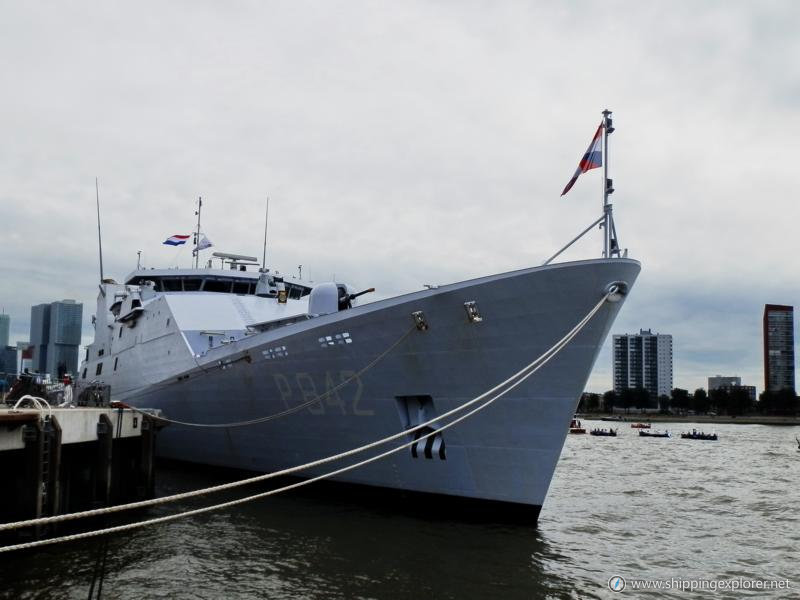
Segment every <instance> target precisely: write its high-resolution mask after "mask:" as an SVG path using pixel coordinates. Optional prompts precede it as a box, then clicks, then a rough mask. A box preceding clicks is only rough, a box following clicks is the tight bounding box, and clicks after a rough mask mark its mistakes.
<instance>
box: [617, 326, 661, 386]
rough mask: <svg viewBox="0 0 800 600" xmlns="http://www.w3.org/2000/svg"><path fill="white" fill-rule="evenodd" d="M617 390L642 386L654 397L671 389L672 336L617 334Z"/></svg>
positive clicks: (644, 333)
mask: <svg viewBox="0 0 800 600" xmlns="http://www.w3.org/2000/svg"><path fill="white" fill-rule="evenodd" d="M613 360H614V391H615V392H617V393H620V392H621V391H622V390H624V389H625V388H636V387H643V388H645V389H646V390H647V391H648V392H650V395H651V396H653V397H654V398H655V397H657V396H669V394H670V392H671V391H672V336H671V335H668V334H661V333H652V332H651V331H650V330H649V329H647V330H644V329H641V330H639V333H632V334H627V333H626V334H624V335H615V336H614V353H613Z"/></svg>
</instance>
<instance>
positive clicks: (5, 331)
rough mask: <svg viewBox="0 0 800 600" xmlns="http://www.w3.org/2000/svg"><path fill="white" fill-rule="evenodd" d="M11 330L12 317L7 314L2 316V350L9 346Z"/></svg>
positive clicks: (0, 336)
mask: <svg viewBox="0 0 800 600" xmlns="http://www.w3.org/2000/svg"><path fill="white" fill-rule="evenodd" d="M10 328H11V317H10V316H8V315H7V314H5V313H3V314H0V348H5V347H6V346H8V335H9V330H10Z"/></svg>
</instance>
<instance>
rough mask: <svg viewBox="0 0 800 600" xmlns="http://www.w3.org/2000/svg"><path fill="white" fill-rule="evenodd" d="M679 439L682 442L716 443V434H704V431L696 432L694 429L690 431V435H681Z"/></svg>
mask: <svg viewBox="0 0 800 600" xmlns="http://www.w3.org/2000/svg"><path fill="white" fill-rule="evenodd" d="M681 438H683V439H684V440H711V441H717V439H718V438H717V434H716V433H706V432H704V431H697V430H696V429H692V433H682V434H681Z"/></svg>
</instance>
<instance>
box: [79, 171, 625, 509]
mask: <svg viewBox="0 0 800 600" xmlns="http://www.w3.org/2000/svg"><path fill="white" fill-rule="evenodd" d="M609 181H610V180H609ZM606 199H607V196H606ZM601 219H603V223H602V225H603V226H604V229H605V234H606V239H605V248H604V251H603V255H602V256H601V257H600V258H593V259H587V260H579V261H573V262H563V263H557V264H553V263H548V264H544V265H539V266H532V267H530V268H525V269H521V270H515V271H511V272H505V273H496V274H491V275H487V276H485V277H480V278H477V279H471V280H468V281H461V282H457V283H452V284H448V285H441V286H438V287H431V288H428V289H422V290H419V291H415V292H412V293H408V294H404V295H400V296H396V297H391V298H386V299H381V300H377V301H373V302H368V303H360V300H363V298H362V297H361V296H362V294H363V293H364V292H358V291H356V289H354V288H352V287H351V286H349V285H347V284H345V283H342V282H337V281H330V282H324V283H318V284H316V285H311V284H310V283H307V282H304V281H302V280H298V279H293V278H285V277H281V276H279V275H278V274H276V273H274V272H271V271H270V270H269V269H267V268H265V266H264V265H258V263H255V264H254V261H255V259H254V258H252V257H246V256H241V255H235V254H224V253H215V255H216V256H217V258H219V259H220V260H221V264H220V266H219V267H218V268H213V267H211V263H210V262H209V266H208V267H207V268H187V269H163V270H157V269H137V270H135V271H133V272H132V273H130V274H129V275H128V276H127V277H126V278H125V279H124V281H123V282H122V283H116V282H114V281H112V280H110V279H105V280H103V281H102V283H101V285H100V292H99V295H98V298H97V312H96V315H95V319H94V326H95V338H94V341H93V343H92V344H90V345H89V346H88V347H87V349H86V356H85V360H84V361H83V363H82V365H81V367H80V370H79V373H78V379H77V385H78V388H79V391H80V388H81V387H85V386H88V385H89V384H103V385H108V386H110V388H111V394H112V398H113V399H115V400H118V401H122V402H125V403H127V404H129V405H131V406H135V407H148V408H155V409H160V410H161V411H162V414H163V415H165V416H166V417H167V418H169V419H171V420H173V421H180V422H183V423H184V424H178V423H173V424H171V425H170V426H168V427H166V428H164V429H163V431H162V432H161V433H160V434H159V438H158V453H159V454H160V455H161V456H163V457H168V458H172V459H178V460H181V461H189V462H193V463H201V464H206V465H219V466H224V467H233V468H239V469H246V470H250V471H259V472H273V471H277V470H281V469H285V468H289V467H293V466H296V465H299V464H304V463H307V462H310V461H314V460H317V459H320V458H323V457H327V456H331V455H334V454H337V453H340V452H343V451H346V450H350V449H352V448H356V447H359V446H362V445H364V444H367V443H370V442H373V441H375V440H378V439H381V438H384V437H387V436H390V435H392V434H396V433H398V432H403V431H405V430H408V429H411V428H414V427H415V426H416V425H419V424H421V423H425V422H428V421H430V420H433V419H437V417H438V416H439V415H442V414H444V413H446V412H447V411H450V410H452V409H455V408H457V407H459V406H460V405H463V404H464V403H466V402H468V401H470V400H472V399H473V398H476V397H477V396H479V395H480V394H482V393H484V392H486V391H487V390H490V389H491V388H493V387H494V386H495V385H497V384H498V383H499V382H501V381H503V380H505V379H506V378H508V377H509V376H510V375H512V374H514V373H516V372H517V371H519V370H520V369H522V368H523V367H524V366H525V365H527V364H529V363H530V362H531V361H532V360H533V359H535V358H536V357H538V356H540V355H541V354H542V353H544V352H546V351H547V350H548V349H549V348H551V347H552V346H553V345H554V344H555V343H556V342H557V341H558V340H560V339H561V338H563V336H564V335H565V334H566V333H567V332H569V331H570V330H571V329H572V328H574V327H575V325H576V324H577V323H579V322H580V321H581V320H582V319H583V318H584V317H585V316H586V315H587V314H588V313H589V312H590V311H591V310H592V308H593V307H595V306H596V305H597V304H598V302H599V301H600V300H602V299H603V297H604V296H606V297H607V296H608V293H609V290H610V289H612V288H613V289H614V290H615V294H614V298H613V299H614V300H616V301H606V302H605V303H604V304H603V305H602V306H601V307H600V309H599V310H598V311H597V312H596V313H595V314H594V315H593V316H592V318H591V320H590V321H589V322H588V323H587V324H586V326H585V327H583V328H582V329H581V330H580V332H579V333H578V334H577V335H576V337H574V339H572V341H571V342H570V343H569V344H568V345H567V346H566V347H565V348H564V349H563V350H561V351H560V352H559V353H558V354H557V355H556V356H555V357H554V358H553V359H552V360H551V361H550V362H548V363H547V364H546V365H545V366H544V367H543V368H541V370H539V371H538V372H536V373H535V374H534V375H533V376H532V377H530V378H529V379H527V380H525V381H524V382H523V383H522V384H520V385H519V386H517V387H515V388H514V389H513V390H511V391H510V392H508V393H507V394H506V395H505V396H503V397H502V398H500V399H499V400H498V401H496V402H494V403H493V404H491V405H490V406H488V407H487V408H486V409H485V410H482V411H481V412H480V413H478V414H475V415H474V416H472V417H470V418H469V419H466V420H464V421H463V422H461V423H459V424H458V425H456V426H454V427H451V428H449V429H447V431H442V432H440V433H439V432H436V430H437V429H438V427H441V426H442V423H444V422H445V420H443V421H442V423H439V422H437V421H434V422H433V423H432V424H431V425H430V426H429V427H426V428H425V429H422V430H419V431H417V432H415V433H409V434H408V441H411V440H413V439H416V438H419V437H420V431H423V432H425V433H432V432H434V433H433V435H430V436H428V437H426V438H425V439H420V441H419V443H414V444H412V445H410V446H409V447H408V448H405V449H404V450H403V451H401V452H397V453H395V454H392V455H391V456H388V457H386V458H383V459H381V460H378V461H376V462H373V463H370V464H367V465H365V466H363V467H360V468H358V469H354V470H351V471H349V472H346V473H342V474H340V475H337V476H336V477H335V479H336V480H338V481H341V482H347V483H354V484H364V485H368V486H377V487H380V488H391V489H394V490H403V491H405V492H420V493H422V494H421V495H422V497H423V498H425V497H429V498H433V496H425V494H434V495H438V496H439V497H440V498H439V499H440V500H441V497H444V499H445V500H446V501H453V502H456V501H457V500H459V499H461V500H465V501H477V502H478V503H480V504H482V505H483V506H486V505H487V503H488V505H490V506H496V505H497V503H501V504H502V506H501V508H500V511H501V512H503V513H508V512H509V511H511V512H514V513H518V514H520V515H526V516H527V517H526V518H527V519H528V520H530V521H532V522H533V523H535V522H536V520H537V518H538V514H539V511H540V509H541V506H542V504H543V502H544V500H545V496H546V493H547V489H548V487H549V485H550V481H551V478H552V476H553V472H554V470H555V467H556V463H557V461H558V458H559V455H560V453H561V450H562V446H563V444H564V441H565V438H566V434H567V430H568V426H569V423H570V420H571V419H572V417H573V414H574V411H575V409H576V407H577V403H578V400H579V397H580V395H581V393H582V392H583V390H584V386H585V385H586V382H587V380H588V377H589V374H590V372H591V370H592V368H593V366H594V364H595V361H596V359H597V356H598V353H599V351H600V348H601V346H602V345H603V342H604V340H605V339H606V337H607V335H608V333H609V330H610V328H611V326H612V323H613V322H614V319H615V318H616V316H617V313H618V312H619V310H620V308H621V306H622V305H623V303H624V300H625V298H626V296H627V294H628V293H629V291H630V289H631V287H632V286H633V284H634V282H635V280H636V278H637V276H638V274H639V271H640V264H639V262H637V261H636V260H632V259H629V258H627V257H626V256H623V255H622V254H621V253H620V252H619V249H618V246H617V244H616V240H615V239H614V237H612V236H615V231H614V228H613V222H612V221H611V220H610V205H608V204H607V203H606V210H605V212H604V216H603V217H601ZM198 229H199V228H198ZM573 241H574V240H573ZM625 254H627V252H626V253H625ZM365 291H370V290H365ZM270 416H276V417H281V418H269V417H270ZM186 424H191V425H186ZM220 424H231V426H230V427H219V426H216V427H214V426H213V425H220ZM197 425H212V426H211V427H201V426H197ZM415 436H416V437H415ZM395 444H397V442H395ZM351 462H354V461H352V460H351ZM337 466H338V465H337ZM330 468H331V467H330V466H318V467H315V468H311V469H308V470H306V471H304V472H303V473H302V476H304V477H314V476H317V475H320V474H322V473H325V472H327V471H328V470H330ZM423 504H424V502H423Z"/></svg>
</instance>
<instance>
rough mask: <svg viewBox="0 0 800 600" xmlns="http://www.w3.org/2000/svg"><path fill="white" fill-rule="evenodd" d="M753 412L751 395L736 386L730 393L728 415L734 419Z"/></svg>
mask: <svg viewBox="0 0 800 600" xmlns="http://www.w3.org/2000/svg"><path fill="white" fill-rule="evenodd" d="M751 410H753V405H752V402H751V400H750V394H749V393H748V392H747V390H746V389H744V388H742V387H739V386H736V387H734V388H731V390H730V392H728V414H729V415H731V416H732V417H737V416H739V415H746V414H747V413H749V412H750V411H751Z"/></svg>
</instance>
